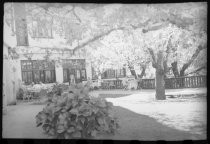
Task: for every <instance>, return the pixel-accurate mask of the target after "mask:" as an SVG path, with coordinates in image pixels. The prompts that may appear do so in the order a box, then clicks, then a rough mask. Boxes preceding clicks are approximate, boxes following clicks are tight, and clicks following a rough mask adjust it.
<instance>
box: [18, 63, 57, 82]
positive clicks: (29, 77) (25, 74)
mask: <svg viewBox="0 0 210 144" xmlns="http://www.w3.org/2000/svg"><path fill="white" fill-rule="evenodd" d="M21 69H22V80H23V81H24V82H25V83H26V84H30V83H32V82H34V83H39V82H43V83H53V82H55V64H54V62H46V61H43V60H30V61H28V60H22V61H21Z"/></svg>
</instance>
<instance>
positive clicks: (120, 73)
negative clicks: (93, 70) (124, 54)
mask: <svg viewBox="0 0 210 144" xmlns="http://www.w3.org/2000/svg"><path fill="white" fill-rule="evenodd" d="M125 76H126V73H125V69H124V68H122V69H117V70H114V69H108V70H106V71H105V72H104V73H102V79H109V78H120V77H125Z"/></svg>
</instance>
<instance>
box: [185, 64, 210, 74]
mask: <svg viewBox="0 0 210 144" xmlns="http://www.w3.org/2000/svg"><path fill="white" fill-rule="evenodd" d="M205 68H206V65H205V66H202V67H200V68H198V69H196V70H195V71H192V72H190V73H188V74H186V75H189V74H193V73H197V72H198V71H201V70H202V69H205Z"/></svg>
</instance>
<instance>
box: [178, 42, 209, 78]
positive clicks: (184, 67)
mask: <svg viewBox="0 0 210 144" xmlns="http://www.w3.org/2000/svg"><path fill="white" fill-rule="evenodd" d="M206 46H207V44H206V43H205V45H204V46H201V45H199V46H198V48H197V49H196V51H195V53H194V54H193V55H192V57H191V59H190V60H189V61H188V62H187V63H185V64H184V65H183V67H182V69H181V70H180V76H184V72H185V70H186V69H187V68H188V67H189V66H190V65H191V64H192V63H193V61H194V60H195V59H196V58H197V57H198V55H199V53H200V51H201V50H203V49H205V48H206Z"/></svg>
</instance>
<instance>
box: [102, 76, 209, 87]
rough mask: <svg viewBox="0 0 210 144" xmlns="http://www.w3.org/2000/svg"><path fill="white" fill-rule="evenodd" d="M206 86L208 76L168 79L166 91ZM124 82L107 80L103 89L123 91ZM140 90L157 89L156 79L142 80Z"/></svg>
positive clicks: (103, 84)
mask: <svg viewBox="0 0 210 144" xmlns="http://www.w3.org/2000/svg"><path fill="white" fill-rule="evenodd" d="M205 86H206V76H190V77H180V78H167V79H165V88H166V89H177V88H199V87H205ZM122 88H123V84H122V80H106V82H103V83H102V89H122ZM138 88H142V89H155V79H142V81H141V82H139V83H138Z"/></svg>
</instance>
